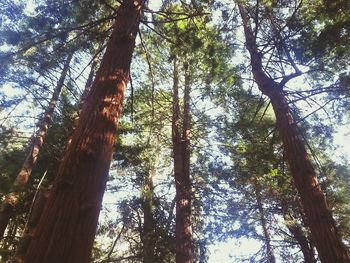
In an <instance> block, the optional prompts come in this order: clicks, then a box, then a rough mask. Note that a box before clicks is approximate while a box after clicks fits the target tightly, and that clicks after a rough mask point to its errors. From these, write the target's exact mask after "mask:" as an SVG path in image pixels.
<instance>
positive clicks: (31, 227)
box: [15, 60, 97, 263]
mask: <svg viewBox="0 0 350 263" xmlns="http://www.w3.org/2000/svg"><path fill="white" fill-rule="evenodd" d="M96 66H97V61H96V60H94V61H93V62H92V64H91V69H90V73H89V76H88V78H87V81H86V84H85V88H84V91H83V93H82V95H81V98H80V103H79V106H78V116H79V115H80V113H81V110H82V106H83V104H84V101H85V98H86V96H87V94H88V92H89V90H90V87H91V85H92V83H93V78H94V76H95V73H96ZM78 119H79V118H76V120H75V123H77V120H78ZM46 172H47V171H46ZM45 175H46V173H45V174H44V175H43V177H42V179H41V180H43V179H44V177H45ZM50 189H51V186H49V187H47V188H46V187H43V186H41V185H40V184H39V186H38V189H37V193H36V194H35V196H34V199H33V202H32V208H31V212H30V213H29V216H28V219H27V223H26V226H25V228H24V231H23V234H22V237H21V239H20V242H19V244H18V247H17V250H16V254H15V260H16V262H19V263H20V262H23V261H24V256H25V254H26V253H27V249H28V247H29V244H30V241H31V239H32V236H33V234H34V233H35V229H36V228H37V226H38V223H39V219H40V216H41V214H42V212H43V210H44V208H45V204H46V201H47V199H48V197H49V194H50Z"/></svg>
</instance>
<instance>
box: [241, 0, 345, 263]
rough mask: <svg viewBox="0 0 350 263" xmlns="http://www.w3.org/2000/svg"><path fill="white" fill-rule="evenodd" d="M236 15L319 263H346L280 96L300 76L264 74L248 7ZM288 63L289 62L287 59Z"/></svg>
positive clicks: (334, 225)
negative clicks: (277, 78) (272, 114)
mask: <svg viewBox="0 0 350 263" xmlns="http://www.w3.org/2000/svg"><path fill="white" fill-rule="evenodd" d="M239 11H240V14H241V17H242V21H243V27H244V34H245V39H246V47H247V49H248V51H249V54H250V61H251V67H252V73H253V76H254V80H255V82H256V83H257V86H258V88H259V89H260V91H261V92H262V93H263V94H264V95H266V96H268V97H269V99H270V100H271V104H272V107H273V109H274V112H275V115H276V125H277V129H278V131H279V134H280V137H281V139H282V142H283V146H284V150H285V155H286V159H287V160H288V163H289V167H290V171H291V174H292V176H293V179H294V184H295V186H296V188H297V189H298V192H299V195H300V197H301V201H302V204H303V210H304V213H305V215H306V219H307V223H308V226H309V227H310V230H311V234H312V237H313V241H314V242H315V245H316V248H317V250H318V253H319V255H320V258H321V260H322V262H334V261H336V262H349V261H350V256H349V253H348V251H347V250H346V248H345V247H344V245H343V243H342V241H341V239H340V236H339V234H338V230H337V227H336V223H335V221H334V219H333V217H332V213H331V210H330V209H329V207H328V205H327V202H326V199H325V196H324V194H323V193H322V191H321V187H320V185H319V183H318V180H317V176H316V172H315V169H314V167H313V164H312V163H311V161H310V157H309V156H308V153H307V150H306V147H305V143H304V141H303V139H302V135H301V134H300V130H299V129H298V127H297V124H296V122H295V119H294V117H293V113H292V111H291V109H290V107H289V105H288V102H287V101H286V98H285V95H284V92H283V87H284V86H285V84H286V83H287V82H288V81H289V80H290V79H292V78H294V77H296V76H298V75H300V72H299V71H298V70H297V68H296V67H295V65H294V69H295V70H296V71H295V73H292V74H290V75H286V76H284V77H283V78H282V80H281V81H280V82H276V81H275V80H274V79H273V78H272V77H270V76H269V75H268V74H267V73H266V72H264V67H263V62H262V57H263V56H262V53H261V52H259V49H258V46H257V42H256V39H257V38H256V34H254V31H253V30H252V27H251V24H250V17H249V13H248V10H247V6H245V5H244V4H243V3H242V2H240V3H239ZM256 27H258V25H256ZM282 45H283V42H282ZM282 47H283V46H282ZM285 52H286V54H287V56H288V54H289V53H288V51H287V50H285ZM289 61H291V59H290V57H289ZM330 248H331V249H330Z"/></svg>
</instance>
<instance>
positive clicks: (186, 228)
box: [172, 60, 193, 263]
mask: <svg viewBox="0 0 350 263" xmlns="http://www.w3.org/2000/svg"><path fill="white" fill-rule="evenodd" d="M189 78H190V77H189V74H188V72H185V87H184V108H183V114H182V115H183V120H182V121H183V122H182V125H181V124H180V121H181V119H180V103H179V70H178V64H177V61H176V60H174V87H173V88H174V91H173V118H172V140H173V151H174V176H175V184H176V223H175V239H176V241H175V242H176V263H191V262H193V258H192V257H193V248H192V246H193V245H192V225H191V201H192V200H191V195H192V193H191V181H190V128H191V127H190V124H191V115H190V82H189Z"/></svg>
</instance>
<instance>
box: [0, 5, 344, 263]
mask: <svg viewBox="0 0 350 263" xmlns="http://www.w3.org/2000/svg"><path fill="white" fill-rule="evenodd" d="M149 2H150V3H149V8H150V9H153V10H157V9H159V7H160V5H161V3H162V1H160V0H153V1H152V0H150V1H149ZM26 12H27V14H32V15H35V10H34V2H33V1H32V0H29V1H27V6H26ZM1 89H2V91H3V92H4V93H5V94H6V95H7V96H9V97H10V96H14V95H15V94H16V93H17V92H18V91H17V90H16V89H13V88H12V87H11V86H9V85H7V86H3V87H1ZM0 117H1V115H0ZM348 136H349V131H348V130H347V129H345V128H340V129H339V130H338V131H337V132H336V134H335V144H337V145H339V147H340V149H339V151H340V152H341V154H339V152H338V154H337V155H339V156H338V158H340V156H341V155H342V154H345V155H346V156H347V159H348V160H350V147H349V146H347V143H346V142H347V139H346V138H347V137H348ZM109 198H111V197H109V196H106V198H105V200H104V201H105V202H106V203H107V202H110V199H109ZM260 246H261V243H260V242H258V241H256V240H250V239H246V238H242V239H228V240H227V241H226V242H218V243H215V244H211V245H209V254H210V257H209V263H221V262H222V263H231V262H232V263H234V262H235V259H234V258H235V257H241V256H247V257H248V256H249V255H250V254H254V253H256V252H257V251H258V250H259V249H260Z"/></svg>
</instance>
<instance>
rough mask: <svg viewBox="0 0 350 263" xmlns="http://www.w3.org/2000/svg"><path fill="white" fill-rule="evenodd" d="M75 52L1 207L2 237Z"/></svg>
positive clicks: (68, 62)
mask: <svg viewBox="0 0 350 263" xmlns="http://www.w3.org/2000/svg"><path fill="white" fill-rule="evenodd" d="M72 57H73V53H70V54H69V55H68V57H67V59H66V61H65V63H64V66H63V70H62V73H61V76H60V78H59V80H58V82H57V85H56V87H55V89H54V92H53V94H52V97H51V100H50V103H49V105H48V108H47V109H46V111H45V112H44V116H43V118H42V119H41V121H40V123H39V125H38V126H39V129H38V131H37V132H36V135H35V136H34V137H33V138H32V140H31V143H30V146H29V147H28V148H29V151H28V153H27V156H26V158H25V160H24V163H23V165H22V168H21V170H20V171H19V173H18V175H17V177H16V179H15V181H14V182H13V184H12V187H11V189H10V192H9V193H8V194H7V195H6V196H5V199H4V201H3V202H2V204H1V208H0V239H2V237H3V236H4V232H5V229H6V227H7V225H8V223H9V220H10V219H11V217H12V216H13V211H14V209H15V207H16V206H17V205H18V202H19V198H20V194H21V192H23V191H24V189H25V187H26V185H27V182H28V181H29V179H30V177H31V175H32V170H33V167H34V165H35V164H36V162H37V160H38V155H39V152H40V149H41V147H42V145H43V143H44V140H45V138H46V136H47V132H48V129H49V126H50V124H51V122H52V118H53V114H54V111H55V109H56V105H57V102H58V99H59V97H60V94H61V91H62V88H63V85H64V81H65V79H66V76H67V72H68V69H69V64H70V61H71V60H72Z"/></svg>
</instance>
